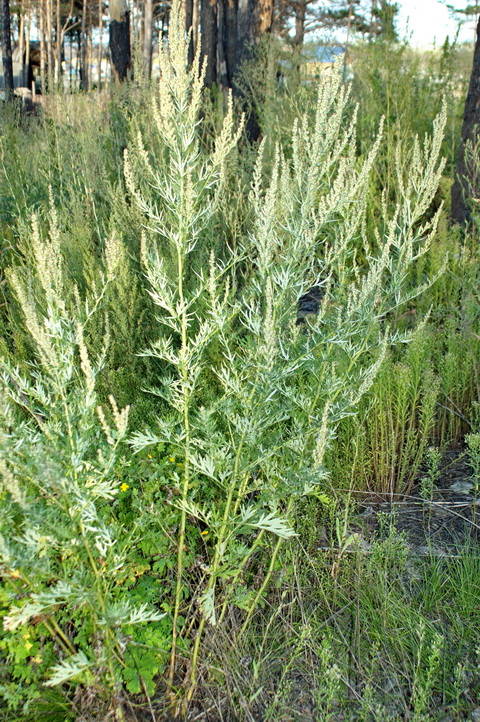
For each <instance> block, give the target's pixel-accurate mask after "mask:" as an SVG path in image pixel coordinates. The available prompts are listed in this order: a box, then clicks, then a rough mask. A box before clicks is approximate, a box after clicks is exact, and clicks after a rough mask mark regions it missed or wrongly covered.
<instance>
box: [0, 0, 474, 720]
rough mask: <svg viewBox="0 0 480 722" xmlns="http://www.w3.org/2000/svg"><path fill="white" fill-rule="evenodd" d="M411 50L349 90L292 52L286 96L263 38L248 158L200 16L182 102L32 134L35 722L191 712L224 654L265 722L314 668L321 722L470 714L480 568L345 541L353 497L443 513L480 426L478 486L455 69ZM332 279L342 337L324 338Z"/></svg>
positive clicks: (41, 124) (16, 321)
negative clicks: (420, 480) (455, 449)
mask: <svg viewBox="0 0 480 722" xmlns="http://www.w3.org/2000/svg"><path fill="white" fill-rule="evenodd" d="M386 47H387V46H386V45H385V47H384V46H383V45H381V44H378V45H375V47H373V46H372V47H369V48H367V47H362V46H359V47H357V48H356V50H355V58H354V65H355V70H354V81H353V83H346V82H344V67H343V64H342V61H339V62H338V63H337V64H336V65H335V67H334V68H333V69H332V70H331V72H330V74H326V75H323V76H322V77H321V79H320V82H319V84H318V86H317V85H316V84H314V83H312V82H304V80H302V77H303V78H304V76H305V74H304V72H303V69H302V67H301V65H302V59H301V58H298V62H297V58H294V59H293V61H291V60H290V61H289V63H290V66H289V70H288V73H286V74H288V75H289V78H288V79H287V80H288V82H287V84H286V85H285V86H284V87H282V88H279V87H277V81H276V68H277V65H276V56H275V52H274V51H275V48H274V46H273V45H272V44H265V47H263V48H261V49H260V51H259V52H260V57H261V59H262V63H263V65H262V64H261V63H258V66H257V67H256V68H255V69H253V68H248V67H247V68H245V69H244V76H243V80H242V83H243V84H244V87H243V89H244V91H245V94H246V96H247V97H248V95H249V93H250V96H251V99H252V102H254V103H255V104H256V107H257V108H258V110H259V114H260V120H261V124H262V126H263V130H264V133H265V137H264V140H263V141H262V142H261V144H260V145H259V147H257V148H253V147H251V148H247V147H242V146H241V145H240V150H239V143H240V144H241V136H242V132H243V131H242V122H243V121H242V119H241V118H237V117H236V115H235V109H234V107H233V103H232V101H231V99H228V98H227V99H226V98H223V97H220V95H219V96H218V98H213V99H212V97H211V96H209V97H208V98H203V84H202V70H201V69H200V67H199V62H198V58H197V59H196V60H195V62H194V63H193V65H192V66H191V67H188V65H187V45H186V40H185V37H184V32H183V27H182V24H181V21H180V15H179V7H178V4H177V5H176V6H175V8H174V11H173V15H172V17H171V23H170V36H169V44H168V52H167V50H166V48H163V49H162V52H161V67H162V78H161V81H160V83H159V84H158V86H157V87H154V86H151V87H150V86H149V85H148V84H147V83H140V86H139V87H138V88H133V87H129V86H126V87H125V88H121V89H117V90H116V91H115V92H114V93H113V94H112V98H111V100H110V101H109V102H106V103H104V102H103V100H102V101H101V102H98V103H96V102H94V101H93V99H92V98H89V97H88V96H85V97H84V96H82V97H79V98H68V99H67V98H64V99H57V100H56V101H55V103H53V102H52V105H51V108H50V110H49V112H48V113H47V115H46V117H45V118H44V119H43V120H42V121H36V120H35V121H26V122H23V121H22V123H23V124H21V125H19V124H18V123H16V122H15V123H14V122H11V120H10V121H9V122H8V123H7V124H6V131H5V133H4V134H3V136H2V139H1V167H0V198H1V200H0V203H1V204H2V205H1V212H2V221H1V222H2V227H3V230H4V233H3V236H4V239H5V240H4V246H3V248H2V253H1V264H2V273H3V272H4V273H5V279H4V282H2V286H1V293H2V301H1V305H0V324H1V328H2V332H3V333H4V338H3V339H2V342H1V347H0V350H1V357H2V360H1V362H0V363H1V377H0V385H1V392H2V396H1V400H0V479H1V486H0V497H1V498H0V502H1V503H2V508H3V515H2V518H1V520H0V572H1V575H2V587H0V614H1V617H2V620H3V630H2V632H1V634H0V663H1V667H0V695H1V699H2V703H3V707H4V708H5V709H7V710H8V714H10V715H11V718H14V716H16V717H15V718H17V717H18V719H19V720H20V719H22V720H27V719H30V718H32V719H33V718H34V717H35V718H40V719H41V718H42V715H43V718H44V719H50V720H54V719H69V718H80V717H81V716H82V715H83V717H84V718H88V717H89V716H90V718H92V719H93V718H94V717H95V716H98V717H99V718H100V717H102V715H103V717H106V716H108V715H110V716H112V715H115V716H116V718H117V719H124V718H125V714H126V712H125V710H126V706H127V701H126V700H127V697H132V696H135V695H141V699H142V702H145V703H147V704H152V700H153V699H154V698H155V699H158V697H159V696H160V695H159V694H158V689H159V687H160V688H161V690H162V694H163V692H164V691H165V689H164V688H165V686H166V688H167V689H166V694H165V695H164V696H165V699H167V698H168V700H169V701H171V700H172V699H174V698H175V697H176V698H177V700H179V701H180V702H182V701H183V702H184V705H183V713H185V712H186V706H187V705H188V702H189V701H190V699H191V698H192V696H193V695H194V694H195V693H196V686H197V684H198V681H199V679H200V680H202V676H203V675H204V676H205V679H207V680H208V673H207V671H206V670H207V668H208V662H209V661H211V660H212V659H213V661H214V663H213V664H212V668H211V675H212V677H211V679H210V680H208V681H209V682H210V681H211V680H213V681H214V682H215V684H216V683H220V684H224V683H226V684H227V686H228V689H229V694H230V695H231V699H232V703H233V707H234V708H235V710H236V714H237V713H238V710H239V709H240V710H245V711H246V712H245V719H251V718H252V717H251V716H250V717H249V716H248V714H249V713H250V712H249V711H250V710H251V711H252V714H254V715H257V716H258V718H261V719H279V718H280V717H281V716H282V714H283V713H284V711H285V708H286V707H288V704H289V700H290V699H291V698H292V697H294V696H295V695H296V693H297V691H296V688H295V680H296V679H297V678H298V676H299V675H305V676H306V678H307V679H308V680H309V685H308V688H309V690H311V692H312V695H311V697H312V705H313V706H312V709H313V710H314V712H313V715H314V716H315V718H316V719H325V720H327V719H332V720H333V719H336V718H337V717H338V716H339V715H344V716H346V718H348V715H349V714H350V713H352V714H356V715H357V716H358V715H360V718H362V719H369V718H371V719H375V720H376V719H379V720H380V719H383V718H385V719H388V714H390V712H389V709H388V704H389V701H388V700H385V698H384V697H385V695H384V697H383V698H382V685H383V684H384V682H385V684H386V681H385V676H386V675H387V674H391V678H392V680H393V681H392V685H393V687H392V688H391V689H393V688H394V689H399V690H400V692H399V695H400V697H401V703H400V707H399V708H398V709H396V711H395V714H397V713H398V715H403V716H409V717H410V718H412V719H418V720H420V719H428V715H429V714H430V712H431V709H432V700H436V699H438V695H439V694H440V693H443V695H444V698H445V699H448V703H449V704H450V703H451V704H454V703H455V704H456V705H457V708H458V709H460V708H461V706H462V704H463V705H464V703H465V695H464V690H462V689H461V683H462V680H463V677H462V676H461V672H460V671H459V670H460V669H466V668H467V667H468V665H469V664H470V661H469V654H470V651H469V650H471V648H472V644H473V642H472V640H473V638H474V637H475V634H476V632H477V631H478V619H477V617H478V614H477V612H476V611H475V610H474V609H473V604H472V598H471V594H470V592H469V585H471V584H474V582H473V578H474V572H475V570H476V566H475V565H476V561H475V560H474V559H473V558H470V557H469V556H468V555H463V556H462V557H461V558H459V559H458V560H451V563H450V562H449V561H445V562H442V564H444V565H445V566H444V567H442V569H440V562H438V565H437V566H435V562H434V561H429V564H430V567H429V569H428V574H430V576H428V574H427V572H426V571H425V572H424V571H423V570H421V569H420V570H419V569H418V568H417V567H416V566H415V568H413V567H412V566H411V564H410V561H409V558H408V554H407V546H406V543H405V540H404V538H403V537H402V535H399V534H398V533H397V531H396V528H395V523H394V522H395V519H392V518H391V517H389V518H388V519H387V518H385V519H384V520H383V522H382V524H383V525H382V529H381V538H379V539H378V540H372V543H371V545H370V546H368V547H367V548H366V547H365V543H364V541H363V540H362V539H361V537H360V536H359V534H358V533H357V532H355V531H354V530H352V528H351V523H350V521H351V513H352V510H353V508H354V504H353V501H352V498H353V492H358V491H365V490H367V491H371V492H375V493H376V494H381V495H387V494H391V495H397V494H400V495H402V494H407V493H408V492H409V491H410V490H411V489H412V485H413V484H414V482H415V477H416V475H417V472H420V471H421V470H423V473H424V474H426V475H425V479H426V480H427V481H425V483H424V486H423V494H424V496H427V497H429V496H431V494H432V490H433V486H434V484H435V480H436V474H437V470H438V453H439V452H438V453H437V454H435V452H433V451H431V450H430V451H429V447H430V445H431V444H432V443H435V444H438V446H442V445H443V444H444V443H445V442H446V441H458V440H460V439H461V438H462V436H463V434H464V433H465V431H466V430H470V431H472V432H474V433H473V434H472V435H471V436H470V437H469V438H468V439H467V443H468V444H469V449H470V455H471V460H472V464H473V466H474V468H475V473H476V475H477V476H478V474H477V471H478V469H477V466H478V464H477V461H478V459H477V456H478V454H477V452H476V441H475V439H476V432H477V431H478V426H476V425H475V421H474V410H475V408H476V407H475V403H476V402H478V384H477V377H476V374H477V370H478V369H477V366H476V364H477V360H478V343H479V340H478V339H479V338H480V328H479V323H478V322H479V313H478V303H477V302H478V288H477V286H478V251H477V249H476V248H475V249H469V248H468V243H467V242H465V243H464V244H463V245H462V244H461V243H460V241H459V238H458V235H456V234H455V233H452V232H451V231H450V230H449V229H448V227H447V225H446V222H445V216H444V212H443V210H442V207H441V203H440V202H439V196H438V188H439V186H440V187H441V189H442V190H441V192H440V193H441V194H445V191H446V188H447V186H448V180H446V179H445V176H444V172H445V163H444V161H442V160H441V157H442V149H443V152H445V151H447V155H448V157H449V161H450V159H451V156H452V154H453V141H452V138H453V137H454V135H455V133H456V132H457V131H456V128H457V125H455V124H456V123H457V122H458V118H457V117H456V116H455V113H457V110H458V108H457V106H458V94H457V90H458V88H459V87H460V80H459V77H458V76H457V75H455V73H456V72H457V71H456V70H452V71H451V72H450V70H449V73H450V75H449V74H448V73H447V72H446V70H447V66H448V62H449V58H453V57H454V56H455V53H456V52H457V50H456V49H452V48H450V47H446V48H444V50H443V54H442V55H441V57H434V58H432V59H431V61H429V62H430V65H428V64H427V71H428V72H435V73H436V76H435V77H436V79H437V80H438V82H435V83H433V84H430V85H429V83H428V82H426V80H425V77H426V76H425V75H422V73H423V72H424V68H422V67H420V66H421V63H420V60H419V58H418V56H415V54H413V52H410V51H409V50H408V49H407V48H405V47H402V46H398V47H397V46H393V45H392V46H391V48H390V51H389V55H388V56H386V55H382V53H385V52H386ZM262 54H263V55H262ZM449 54H450V55H449ZM387 61H388V64H387ZM256 62H258V58H257V60H256ZM422 62H423V61H422ZM442 63H443V65H442ZM285 67H286V65H284V68H285ZM262 68H263V69H265V68H266V69H267V72H266V73H263V70H262ZM432 68H433V70H432ZM442 68H443V70H442ZM260 71H261V72H260ZM427 71H425V72H427ZM255 73H257V74H258V75H262V79H261V83H260V84H259V82H258V81H259V79H258V78H257V77H256V75H255ZM395 77H396V80H395V81H394V78H395ZM453 87H455V94H449V89H451V88H453ZM444 94H445V95H446V96H447V101H446V105H443V101H442V96H443V95H444ZM411 95H412V96H414V97H415V98H416V100H417V102H418V103H419V104H420V105H421V107H422V109H423V112H422V114H418V113H417V114H416V115H415V114H414V112H413V106H412V104H411V101H410V99H409V98H410V96H411ZM357 100H360V106H359V108H358V109H355V108H356V101H357ZM447 107H448V108H449V109H450V110H453V111H454V115H453V118H452V115H451V114H450V116H449V117H448V119H447V116H446V112H445V109H446V108H447ZM382 115H385V120H384V121H382V120H381V117H382ZM434 116H436V120H434V121H433V132H432V127H431V124H432V120H433V118H434ZM80 118H81V121H82V122H81V127H80V121H79V119H80ZM16 120H17V119H15V121H16ZM445 127H447V128H448V133H447V136H448V137H447V141H445V140H444V139H443V138H444V136H443V133H444V129H445ZM426 131H428V132H426ZM416 136H418V137H420V138H421V139H422V140H421V142H420V141H419V140H418V138H416ZM449 144H450V145H449ZM26 147H28V148H29V149H30V151H29V152H26V151H25V148H26ZM432 204H433V205H432ZM447 253H449V254H450V257H449V260H448V265H447V261H446V258H447ZM312 287H318V288H319V289H321V292H322V295H321V298H320V299H319V311H318V314H317V315H309V316H306V317H302V318H301V319H299V318H298V306H299V301H300V299H301V298H302V296H304V295H305V293H307V292H308V291H309V290H310V289H311V288H312ZM417 319H418V320H419V322H420V323H419V325H418V326H417V328H416V329H415V328H414V326H415V321H416V320H417ZM130 406H131V408H129V407H130ZM127 441H128V443H125V442H127ZM425 461H426V462H427V466H426V467H425V466H424V463H425ZM425 469H426V472H425ZM317 530H322V533H321V534H319V533H317ZM319 536H321V552H320V550H319V549H318V544H319V538H318V537H319ZM477 571H478V570H477ZM443 572H445V574H447V575H448V579H449V583H448V584H447V583H446V582H443V581H442V573H443ZM309 575H310V576H309ZM312 579H313V580H314V581H313V584H312ZM450 580H451V584H450ZM293 588H296V589H297V591H298V596H296V593H295V595H294V594H293V592H292V589H293ZM306 590H308V591H306ZM447 599H448V601H449V602H451V605H450V606H449V607H448V609H450V608H452V609H453V608H455V609H460V610H461V612H459V614H460V615H465V617H464V618H467V617H466V615H469V614H471V615H472V619H473V622H472V631H471V632H470V631H469V630H467V629H466V628H465V625H463V624H462V623H461V621H460V622H459V620H458V615H457V617H456V616H455V614H454V613H453V612H452V614H450V612H449V611H448V609H447V608H446V609H445V610H443V606H444V602H445V600H447ZM277 602H278V604H277ZM272 604H273V608H272ZM438 610H441V615H440V616H442V619H445V624H446V625H449V628H450V627H451V629H452V630H453V631H452V632H451V635H450V636H448V635H447V634H446V633H445V630H444V629H443V628H442V627H441V626H440V627H439V626H438V624H437V622H435V619H436V617H437V616H439V611H438ZM443 615H444V616H443ZM405 630H407V631H406V633H405V634H403V633H402V634H400V633H399V632H400V631H405ZM346 640H347V641H346ZM456 643H458V644H459V645H460V646H461V650H462V652H461V654H460V655H457V657H456V658H455V659H452V661H451V663H450V661H449V662H448V665H446V664H444V662H443V657H442V660H441V659H440V658H441V655H443V654H444V650H445V649H447V648H448V649H450V648H451V649H454V648H455V644H456ZM465 650H466V651H465ZM240 655H242V656H241V657H240ZM237 656H238V659H237ZM218 658H220V659H221V660H223V664H222V665H219V664H218V663H217V661H216V660H218ZM250 658H252V659H253V662H252V665H251V669H250V667H249V668H248V672H247V671H246V668H245V663H244V662H243V661H242V660H243V659H250ZM440 661H441V662H442V663H440ZM247 666H248V665H247ZM199 668H200V669H201V674H199V673H198V670H199ZM222 670H223V671H222ZM230 670H231V677H230V678H229V676H228V675H229V672H230ZM232 679H233V682H232ZM379 679H380V680H381V682H378V680H379ZM159 680H163V681H162V682H161V684H160V685H159ZM245 680H246V681H245ZM347 681H348V685H347ZM182 683H183V684H182ZM245 685H246V686H245ZM352 685H353V686H354V687H355V695H353V696H352V695H351V694H350V695H349V694H347V687H348V686H350V689H351V686H352ZM182 695H183V700H182ZM222 697H223V693H222ZM387 697H388V693H387ZM137 699H140V698H137ZM355 700H356V701H355ZM397 701H398V700H397ZM222 704H223V703H222ZM0 706H1V705H0ZM177 711H178V710H177ZM247 712H248V714H247ZM241 713H243V712H241ZM241 713H238V714H241ZM62 715H63V717H62ZM1 718H2V717H1V713H0V719H1Z"/></svg>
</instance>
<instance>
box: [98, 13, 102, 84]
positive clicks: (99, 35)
mask: <svg viewBox="0 0 480 722" xmlns="http://www.w3.org/2000/svg"><path fill="white" fill-rule="evenodd" d="M97 57H98V60H97V62H98V86H97V87H98V92H99V93H100V91H101V90H102V58H103V0H98V56H97Z"/></svg>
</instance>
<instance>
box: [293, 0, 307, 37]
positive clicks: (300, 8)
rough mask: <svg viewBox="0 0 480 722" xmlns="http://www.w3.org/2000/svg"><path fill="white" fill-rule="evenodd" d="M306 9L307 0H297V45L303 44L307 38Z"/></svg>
mask: <svg viewBox="0 0 480 722" xmlns="http://www.w3.org/2000/svg"><path fill="white" fill-rule="evenodd" d="M305 10H306V0H297V2H296V3H295V37H294V39H293V42H294V44H295V45H303V40H304V38H305Z"/></svg>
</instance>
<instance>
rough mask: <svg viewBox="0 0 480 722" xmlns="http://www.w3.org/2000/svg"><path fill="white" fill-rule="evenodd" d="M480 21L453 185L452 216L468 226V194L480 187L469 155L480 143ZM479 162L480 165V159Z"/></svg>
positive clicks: (479, 177)
mask: <svg viewBox="0 0 480 722" xmlns="http://www.w3.org/2000/svg"><path fill="white" fill-rule="evenodd" d="M479 123H480V20H479V22H478V25H477V39H476V42H475V52H474V55H473V67H472V74H471V76H470V84H469V88H468V93H467V99H466V101H465V111H464V114H463V126H462V140H461V143H460V148H459V151H458V159H457V166H456V171H455V181H454V183H453V186H452V196H451V198H452V209H451V217H452V220H453V221H455V222H456V223H460V224H462V225H465V223H467V222H468V220H469V219H470V210H469V207H468V200H467V199H468V197H469V196H472V195H473V196H474V197H475V198H477V197H478V192H479V189H480V167H476V168H475V167H472V164H469V163H468V158H467V157H466V152H465V150H466V144H467V143H470V144H473V145H475V144H477V143H478V141H479V140H480V136H479V130H480V126H479ZM476 165H480V163H478V162H477V164H476Z"/></svg>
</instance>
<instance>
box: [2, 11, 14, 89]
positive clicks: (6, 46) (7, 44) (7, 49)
mask: <svg viewBox="0 0 480 722" xmlns="http://www.w3.org/2000/svg"><path fill="white" fill-rule="evenodd" d="M0 7H1V9H2V61H3V77H4V81H5V94H6V98H7V100H9V99H10V98H11V97H12V96H13V63H12V36H11V32H10V0H1V5H0Z"/></svg>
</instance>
